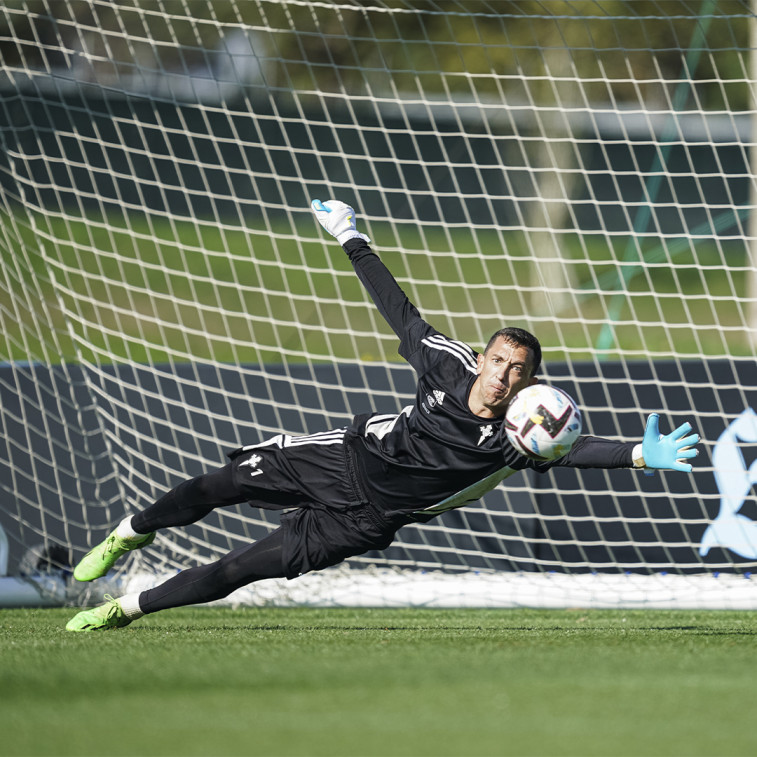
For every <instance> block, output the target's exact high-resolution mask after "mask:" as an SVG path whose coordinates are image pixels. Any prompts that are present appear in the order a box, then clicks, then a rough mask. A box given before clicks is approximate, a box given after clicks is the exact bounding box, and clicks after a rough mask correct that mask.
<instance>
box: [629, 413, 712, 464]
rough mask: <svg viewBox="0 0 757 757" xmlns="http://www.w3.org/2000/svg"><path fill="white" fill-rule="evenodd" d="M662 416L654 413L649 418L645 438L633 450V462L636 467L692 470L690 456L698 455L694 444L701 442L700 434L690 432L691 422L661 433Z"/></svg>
mask: <svg viewBox="0 0 757 757" xmlns="http://www.w3.org/2000/svg"><path fill="white" fill-rule="evenodd" d="M659 420H660V416H659V415H658V414H657V413H652V414H651V415H650V416H649V418H647V427H646V429H645V431H644V439H643V440H642V442H641V444H637V445H636V447H634V450H633V464H634V466H635V467H636V468H653V469H656V470H678V471H683V472H684V473H690V472H691V469H692V468H691V465H690V464H689V463H687V462H685V461H686V460H688V459H689V458H692V457H696V456H697V455H698V454H699V451H698V450H696V449H693V445H695V444H698V443H699V434H690V435H689V436H684V435H685V434H688V433H689V431H691V424H690V423H683V424H681V425H680V426H679V427H678V428H677V429H676V430H675V431H672V432H671V433H669V434H668V435H667V436H663V435H662V434H661V433H660V424H659Z"/></svg>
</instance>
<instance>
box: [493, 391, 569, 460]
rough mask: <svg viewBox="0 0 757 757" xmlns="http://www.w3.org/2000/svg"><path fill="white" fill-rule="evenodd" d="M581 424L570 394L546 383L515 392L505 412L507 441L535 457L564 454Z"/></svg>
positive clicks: (544, 458) (527, 455)
mask: <svg viewBox="0 0 757 757" xmlns="http://www.w3.org/2000/svg"><path fill="white" fill-rule="evenodd" d="M581 426H582V424H581V412H580V411H579V409H578V407H576V404H575V402H574V401H573V400H572V398H571V397H570V396H569V395H568V394H566V393H565V392H564V391H562V390H561V389H557V388H556V387H553V386H547V385H546V384H535V385H534V386H529V387H527V388H526V389H522V390H521V391H520V392H518V394H517V395H516V397H515V399H514V400H513V401H512V402H511V403H510V406H509V407H508V409H507V414H506V415H505V432H506V434H507V438H508V440H509V442H510V444H512V445H513V447H515V449H517V450H518V452H520V453H521V454H523V455H526V457H530V458H532V459H535V460H554V459H556V458H558V457H562V456H563V455H566V454H567V453H568V452H569V451H570V448H571V447H572V446H573V444H574V442H575V441H576V439H578V437H579V435H580V434H581Z"/></svg>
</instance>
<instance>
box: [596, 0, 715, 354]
mask: <svg viewBox="0 0 757 757" xmlns="http://www.w3.org/2000/svg"><path fill="white" fill-rule="evenodd" d="M716 4H717V0H705V2H703V3H702V11H701V13H700V17H699V18H700V22H699V23H698V24H697V25H696V28H695V29H694V33H693V34H692V37H691V42H690V43H689V49H688V52H687V54H686V66H685V68H684V70H683V72H682V73H681V77H682V79H681V81H680V82H679V84H678V86H677V87H676V91H675V93H674V94H673V112H678V111H680V110H682V109H683V107H684V105H685V104H686V101H687V99H688V97H689V92H690V90H691V78H692V77H693V73H694V71H695V70H696V68H697V65H698V64H699V58H700V56H701V53H702V50H701V47H702V42H703V41H704V39H705V37H706V36H707V30H708V28H709V26H710V22H711V20H712V16H711V12H712V10H713V8H714V7H715V5H716ZM675 132H676V123H675V120H674V119H672V118H671V119H670V121H668V123H667V124H666V126H665V128H664V129H663V132H662V134H661V136H660V141H661V142H663V143H666V144H665V145H664V146H663V147H662V148H661V149H660V151H659V152H658V153H657V154H656V155H655V159H654V161H653V163H652V166H651V168H650V174H652V175H651V176H650V178H649V179H648V181H647V182H646V183H645V190H646V195H647V203H646V204H645V205H643V206H642V207H640V208H639V209H638V211H637V213H636V216H635V218H634V223H633V232H634V233H633V235H632V236H631V238H630V239H629V240H628V243H627V244H626V249H625V253H624V255H623V262H625V263H631V262H633V261H635V260H638V259H639V253H638V252H637V249H636V234H639V233H643V232H644V231H645V230H646V228H647V225H648V223H649V219H650V217H651V215H652V205H653V204H654V202H655V201H656V199H657V195H658V194H659V191H660V185H661V184H662V178H663V177H662V168H663V166H664V165H665V164H666V163H667V160H668V156H669V154H670V151H671V149H672V144H671V140H672V138H673V136H674V135H675ZM640 268H641V265H636V266H621V269H620V273H619V275H618V278H617V280H616V281H617V284H616V288H617V289H620V290H621V293H619V294H616V295H615V296H614V297H613V298H612V300H611V302H610V307H609V313H608V321H607V322H606V323H605V324H604V325H603V326H602V330H601V331H600V334H599V337H598V338H597V344H596V348H597V350H598V352H599V353H600V354H599V359H600V360H604V359H605V358H606V354H604V353H606V352H607V351H608V350H609V349H610V348H611V347H612V345H613V344H614V343H615V325H614V324H615V323H617V321H618V319H619V318H620V314H621V311H622V310H623V305H624V303H625V302H626V297H627V295H628V283H629V282H630V280H631V279H632V278H633V277H634V276H635V275H636V274H637V273H638V271H639V270H640Z"/></svg>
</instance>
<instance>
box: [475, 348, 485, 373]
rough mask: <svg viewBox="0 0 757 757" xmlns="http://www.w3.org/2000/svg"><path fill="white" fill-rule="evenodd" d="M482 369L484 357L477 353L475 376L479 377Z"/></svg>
mask: <svg viewBox="0 0 757 757" xmlns="http://www.w3.org/2000/svg"><path fill="white" fill-rule="evenodd" d="M483 367H484V356H483V355H482V354H481V353H480V352H479V353H478V355H476V375H481V369H482V368H483Z"/></svg>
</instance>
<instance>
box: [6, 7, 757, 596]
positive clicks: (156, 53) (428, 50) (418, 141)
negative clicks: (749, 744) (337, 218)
mask: <svg viewBox="0 0 757 757" xmlns="http://www.w3.org/2000/svg"><path fill="white" fill-rule="evenodd" d="M752 11H753V9H752V8H751V7H750V5H749V4H748V3H741V2H729V3H715V2H702V3H697V4H695V5H692V4H683V3H680V4H679V3H676V4H670V3H655V2H645V3H618V2H591V3H588V2H587V3H581V2H578V3H553V4H545V3H505V2H497V3H493V2H490V3H485V2H477V3H468V2H466V3H462V2H434V3H430V2H429V3H425V2H411V1H410V0H407V1H406V2H401V1H400V0H397V2H381V3H376V4H361V3H357V2H344V3H323V2H307V1H305V0H302V1H299V0H298V1H297V2H294V1H289V0H283V1H280V0H275V2H274V1H273V0H254V1H253V0H245V1H244V2H243V1H242V0H215V1H211V0H208V2H200V1H199V0H196V1H195V2H187V3H184V2H160V3H155V2H141V1H140V0H132V1H131V2H104V0H103V1H102V2H101V1H99V0H90V2H85V3H81V2H73V1H72V2H64V1H63V0H59V1H58V2H48V1H47V0H38V1H34V0H26V1H25V2H21V1H20V0H19V1H18V2H6V3H4V5H3V7H2V8H0V60H1V62H0V90H1V91H2V97H0V215H1V217H2V226H1V227H0V228H1V229H2V233H1V234H0V324H1V325H2V333H1V334H0V360H2V361H4V362H3V363H2V365H0V403H1V404H0V423H1V424H2V425H1V426H0V433H1V434H2V446H1V447H0V495H1V496H2V500H1V501H0V519H1V523H2V527H3V529H4V530H5V532H6V533H7V536H8V541H9V549H8V553H9V557H10V559H9V570H10V571H11V572H18V570H19V564H21V563H23V559H24V556H25V555H26V557H27V560H26V563H30V562H31V563H35V559H33V558H32V557H29V555H28V554H27V550H29V549H32V548H33V549H37V550H38V552H39V549H40V547H41V549H42V551H45V550H46V554H47V555H48V557H49V556H50V554H51V553H52V555H53V558H54V559H53V562H60V561H65V557H64V556H61V554H59V553H58V551H57V550H58V549H59V548H63V550H64V551H65V550H69V549H71V550H73V551H74V553H75V556H76V557H78V556H79V555H80V554H81V551H83V550H84V549H85V548H86V547H87V546H88V545H90V544H92V543H94V542H96V541H98V540H99V539H100V538H102V536H103V535H104V534H105V533H106V532H107V531H108V530H109V529H110V528H111V527H112V526H113V525H114V524H115V523H116V522H117V521H118V520H120V518H121V517H122V516H123V515H124V513H125V512H130V511H133V510H135V509H138V508H141V507H144V506H145V505H147V504H149V503H150V502H151V501H153V500H154V499H155V498H157V497H158V496H159V495H160V494H161V493H162V492H163V491H165V490H166V489H167V488H169V487H170V486H173V485H175V484H176V483H178V482H179V481H181V480H183V479H185V478H187V477H189V476H192V475H195V474H197V473H199V472H201V471H204V470H207V469H209V468H212V467H216V466H218V465H219V464H221V463H222V462H223V458H224V453H225V452H226V451H227V450H229V449H231V448H233V447H235V446H237V445H238V444H240V443H255V442H257V441H262V440H263V439H265V438H267V437H268V436H270V435H272V434H274V433H280V432H282V431H286V432H288V433H305V432H314V431H319V430H324V429H326V428H329V427H332V426H335V425H343V424H345V423H346V422H348V420H349V419H350V418H351V416H352V414H354V413H357V412H366V411H368V410H371V409H376V410H379V411H384V412H396V411H398V410H399V409H400V408H401V407H402V406H403V405H405V404H407V399H408V396H409V395H410V394H411V393H412V391H413V375H412V372H411V371H410V369H409V368H408V367H407V366H406V365H405V364H403V363H401V362H399V359H398V357H397V354H396V346H397V345H396V339H395V338H394V336H393V335H392V334H391V332H390V330H389V329H388V327H386V325H385V324H384V323H383V322H382V319H381V317H380V316H379V315H378V313H377V312H376V310H375V308H374V307H373V306H372V305H371V304H370V303H369V300H368V298H367V296H366V295H365V293H364V292H363V290H362V288H361V286H360V284H359V283H358V281H357V279H356V277H355V275H354V272H353V271H352V268H351V266H350V265H349V262H348V261H347V260H346V259H345V256H344V255H343V253H342V251H341V249H340V248H339V246H338V245H337V244H335V243H334V242H333V240H331V239H330V238H329V239H326V238H325V237H324V235H323V234H322V233H321V231H320V229H319V227H318V226H317V225H316V224H315V223H314V221H313V218H312V216H311V214H310V211H309V202H310V199H311V198H314V197H317V198H320V199H327V198H330V197H336V198H338V199H342V200H345V201H348V202H350V203H352V204H354V205H355V206H356V208H357V209H358V212H359V215H360V217H361V226H362V228H363V229H364V230H365V231H366V232H367V233H369V234H370V236H371V237H372V239H373V240H374V248H375V249H376V250H377V251H378V252H379V253H380V255H381V257H382V258H383V259H384V261H385V262H386V263H387V265H388V266H389V268H390V269H391V270H392V271H393V272H394V273H395V275H396V277H397V278H398V280H399V281H400V283H401V284H402V286H403V287H404V288H405V289H406V291H407V292H408V294H409V296H410V297H411V299H412V300H413V301H414V302H415V303H416V304H417V305H418V307H419V308H420V310H421V312H422V313H423V314H424V315H425V316H426V318H427V319H428V320H429V321H431V322H432V323H433V324H434V325H435V326H437V328H439V329H440V330H442V331H444V332H446V333H449V334H451V335H453V336H455V337H456V338H458V339H461V340H464V341H467V342H469V343H471V344H472V345H474V346H475V347H477V348H481V347H482V346H483V345H484V344H485V343H486V341H487V339H488V336H489V335H490V334H491V333H492V332H493V331H495V330H496V329H498V328H500V327H501V326H502V325H504V324H508V325H521V326H523V327H525V328H527V329H529V330H530V331H533V332H534V333H536V334H537V335H538V336H539V337H540V339H541V341H542V344H543V347H544V359H545V377H546V378H547V379H549V380H552V381H554V382H555V383H557V384H558V385H560V386H562V387H563V388H565V389H566V390H568V391H569V392H571V393H572V394H573V395H574V396H575V397H576V399H577V401H578V403H579V404H580V405H581V406H582V408H583V409H584V411H585V412H584V414H585V417H586V418H587V421H588V423H587V426H588V428H587V430H588V431H589V432H591V433H595V434H599V435H602V436H610V437H623V438H636V437H639V436H640V435H641V433H642V429H643V423H644V419H645V416H646V415H647V413H648V412H650V411H653V410H658V411H660V412H661V415H662V426H663V430H664V431H667V430H669V429H670V428H672V427H673V426H674V425H676V424H678V423H679V422H682V421H683V420H690V421H691V422H692V423H693V424H694V425H695V426H696V427H697V429H698V430H699V431H700V432H701V433H702V434H703V435H704V436H705V438H706V440H707V441H706V443H705V444H704V446H703V453H704V454H703V455H702V456H701V457H700V460H699V463H698V466H697V473H696V474H695V475H694V476H684V475H680V474H664V475H660V474H658V475H657V476H655V477H651V478H648V477H644V476H642V475H639V474H637V473H633V472H630V471H618V472H611V473H604V472H574V471H561V472H559V473H555V474H551V475H549V476H546V477H535V476H525V475H524V476H520V477H518V478H517V479H509V481H508V482H507V487H506V488H500V489H498V490H496V491H495V492H493V493H492V494H490V495H488V496H487V497H486V499H485V500H484V502H483V503H482V504H480V505H477V506H475V507H470V508H467V509H465V510H461V511H458V512H454V513H449V514H447V515H445V516H443V517H442V518H440V519H438V520H437V521H435V522H433V523H432V524H430V525H429V526H426V527H423V528H406V529H403V530H402V531H401V532H400V534H399V539H398V541H397V542H396V543H395V545H393V546H392V547H391V548H390V549H388V550H387V551H386V552H385V553H382V554H374V553H371V554H369V555H366V556H365V557H362V558H358V559H355V560H353V561H351V562H350V567H349V569H348V570H347V571H346V572H344V571H342V572H341V573H339V576H340V578H339V581H340V582H341V583H340V584H339V585H340V586H343V585H344V580H345V579H344V576H345V575H346V576H348V577H349V581H348V582H349V583H354V584H355V585H358V584H359V580H358V578H359V576H360V575H361V570H360V569H361V568H364V567H366V566H376V567H377V569H378V570H373V571H371V572H370V576H371V578H370V580H371V582H372V583H371V586H372V587H374V586H376V585H378V586H380V585H381V582H380V581H379V582H378V583H376V579H375V576H385V577H386V580H385V581H384V582H383V583H384V585H385V586H386V598H385V599H386V601H387V602H394V601H396V596H397V593H396V589H395V588H392V587H394V586H395V584H396V581H395V580H394V578H393V577H394V576H396V575H403V576H405V575H407V574H410V575H413V574H416V577H417V571H419V570H425V571H432V572H434V575H437V573H438V572H440V573H439V575H443V574H444V573H453V574H456V573H460V572H468V571H471V570H475V571H479V572H480V573H481V574H486V575H492V576H495V577H496V576H499V577H505V578H506V579H507V580H508V581H509V580H510V578H511V577H512V575H513V574H514V575H515V576H516V577H517V578H518V580H519V581H525V582H528V581H529V580H532V581H533V583H532V585H533V590H532V594H533V600H532V601H533V603H535V604H538V603H540V602H546V603H548V604H552V603H553V602H554V600H553V599H552V598H551V597H552V595H549V591H547V590H545V588H544V587H545V584H544V581H543V578H544V576H545V575H546V576H548V575H549V574H550V573H551V572H553V571H555V572H558V573H560V574H565V575H567V576H571V575H572V576H576V578H577V580H578V577H579V575H580V576H584V578H585V576H586V575H591V574H592V573H600V574H604V573H610V574H619V575H624V574H626V573H631V574H633V575H637V574H638V575H645V574H655V577H658V576H659V574H660V573H668V574H671V575H676V576H678V577H679V578H680V579H681V580H682V581H683V582H684V584H685V585H686V586H691V585H696V584H692V583H691V581H692V579H691V578H690V576H693V575H698V574H703V573H704V574H709V575H714V574H717V573H718V572H723V571H725V572H729V573H734V574H735V575H737V576H738V575H740V574H744V573H746V574H749V572H750V571H751V570H752V568H753V566H754V565H755V560H757V523H755V520H757V510H755V498H754V490H753V485H754V482H755V479H757V467H755V464H754V463H753V457H754V456H755V454H754V450H755V449H757V423H756V422H755V415H754V412H753V411H752V409H751V408H755V407H757V366H756V365H755V349H756V347H755V345H756V343H757V338H756V335H757V283H756V282H757V261H756V256H755V253H754V252H753V246H754V238H755V233H754V231H753V229H752V228H751V223H752V220H751V219H752V216H753V213H752V210H753V208H754V198H753V186H754V177H755V171H754V168H753V166H752V158H751V152H752V149H753V145H754V142H755V140H754V137H753V128H754V127H753V122H754V121H755V105H754V97H755V85H756V83H757V76H755V74H754V70H753V63H752V57H753V56H752V54H751V48H752V46H753V42H752V41H751V38H750V34H752V33H753V30H754V26H755V21H754V17H753V13H752ZM276 522H277V521H276V518H275V516H272V515H271V514H266V513H264V512H261V511H258V510H250V509H247V508H239V509H231V510H224V511H220V512H217V513H215V514H214V515H213V516H211V517H210V518H208V519H207V520H206V521H204V522H203V523H201V524H196V525H194V526H191V527H189V528H187V529H184V530H179V531H176V532H173V533H171V534H168V533H165V534H161V535H160V536H159V538H158V540H157V541H156V542H155V545H154V546H153V547H151V548H149V549H147V550H145V551H144V552H141V553H139V554H138V555H136V556H135V557H134V558H132V559H130V560H128V561H126V563H125V568H124V570H123V572H122V573H121V574H119V576H117V580H119V581H124V580H126V581H128V580H129V577H130V576H136V575H142V574H143V573H144V572H145V571H147V572H148V573H152V574H161V575H162V574H164V573H166V572H171V571H175V570H177V569H180V568H182V567H184V566H186V565H189V564H194V563H196V562H197V561H204V560H209V559H213V558H214V557H215V556H218V555H219V554H221V553H223V552H225V551H227V550H228V549H231V548H233V547H235V546H239V545H240V544H242V543H244V542H245V541H248V540H249V539H254V538H258V537H260V536H261V535H263V534H265V533H267V532H268V531H269V530H270V529H271V528H273V527H275V525H276ZM0 552H5V550H4V548H3V547H2V545H0ZM2 556H3V555H0V557H2ZM36 563H37V564H44V563H45V559H37V560H36ZM2 564H3V560H0V565H2ZM22 567H23V568H24V570H26V571H27V572H28V571H29V570H30V568H29V565H28V564H22ZM385 568H386V569H388V571H389V572H383V573H382V570H383V569H385ZM33 569H36V568H33ZM398 571H399V573H398ZM363 575H364V576H368V573H364V574H363ZM427 575H428V574H427ZM356 576H357V577H358V578H356ZM424 580H426V581H427V580H428V579H424ZM582 580H583V579H582ZM460 585H461V584H459V583H454V582H453V583H452V584H448V585H447V586H446V588H445V589H443V592H444V593H445V595H446V596H445V601H449V602H451V603H453V604H454V603H455V597H457V601H458V602H460V603H464V598H463V597H462V596H461V593H460V592H461V591H462V590H461V589H459V588H456V587H458V586H460ZM517 585H518V587H520V588H518V592H519V593H518V597H519V599H518V600H517V601H518V602H519V603H520V602H521V600H520V597H522V596H523V595H522V593H520V592H521V588H522V587H523V586H524V585H527V584H523V583H518V584H517ZM555 585H556V583H555V582H554V581H553V582H552V583H551V584H550V586H552V587H554V586H555ZM578 585H579V584H578V583H577V584H576V586H578ZM584 585H586V584H583V583H581V584H580V586H582V587H583V586H584ZM611 585H612V584H611V583H610V584H608V583H607V582H606V581H605V582H602V581H600V582H599V583H598V584H597V588H596V589H595V590H594V591H595V593H596V598H597V601H598V602H600V603H606V602H609V603H612V602H613V601H618V602H622V601H624V600H623V599H622V597H623V595H624V590H622V589H619V590H618V591H617V592H615V593H613V590H612V589H610V588H608V587H609V586H611ZM675 585H680V584H675ZM745 585H751V582H749V581H747V582H746V583H745ZM292 586H293V585H292ZM560 586H562V584H560ZM635 587H636V584H635V583H634V589H633V591H634V592H635V591H636V588H635ZM666 590H667V589H666ZM261 591H262V590H261ZM281 591H282V592H284V593H286V591H287V587H286V586H283V587H282V588H281ZM291 591H293V592H295V593H296V589H294V588H293V589H291ZM499 591H500V590H499V589H498V590H496V591H495V590H492V592H493V594H496V595H497V596H499V594H498V592H499ZM581 591H583V589H581ZM689 591H690V590H689V589H686V590H684V592H683V593H684V595H687V592H689ZM545 592H546V593H545ZM378 593H379V594H380V591H379V592H378ZM553 593H554V592H553ZM374 594H375V591H374V589H373V588H372V589H371V596H374ZM548 595H549V597H548ZM339 596H342V593H341V589H340V590H339ZM402 596H408V597H410V596H412V592H408V593H407V594H403V595H402ZM568 596H569V595H568V594H567V593H566V602H569V601H570V600H569V599H568ZM581 596H585V595H584V594H581ZM634 596H636V595H634ZM653 596H654V592H651V593H650V599H649V601H650V602H653V601H657V600H654V599H653ZM540 597H541V598H542V599H540ZM608 597H609V598H608ZM613 597H616V599H615V600H613ZM376 601H378V599H377V600H376ZM408 601H411V600H408ZM423 601H425V600H423ZM634 601H635V600H634Z"/></svg>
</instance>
